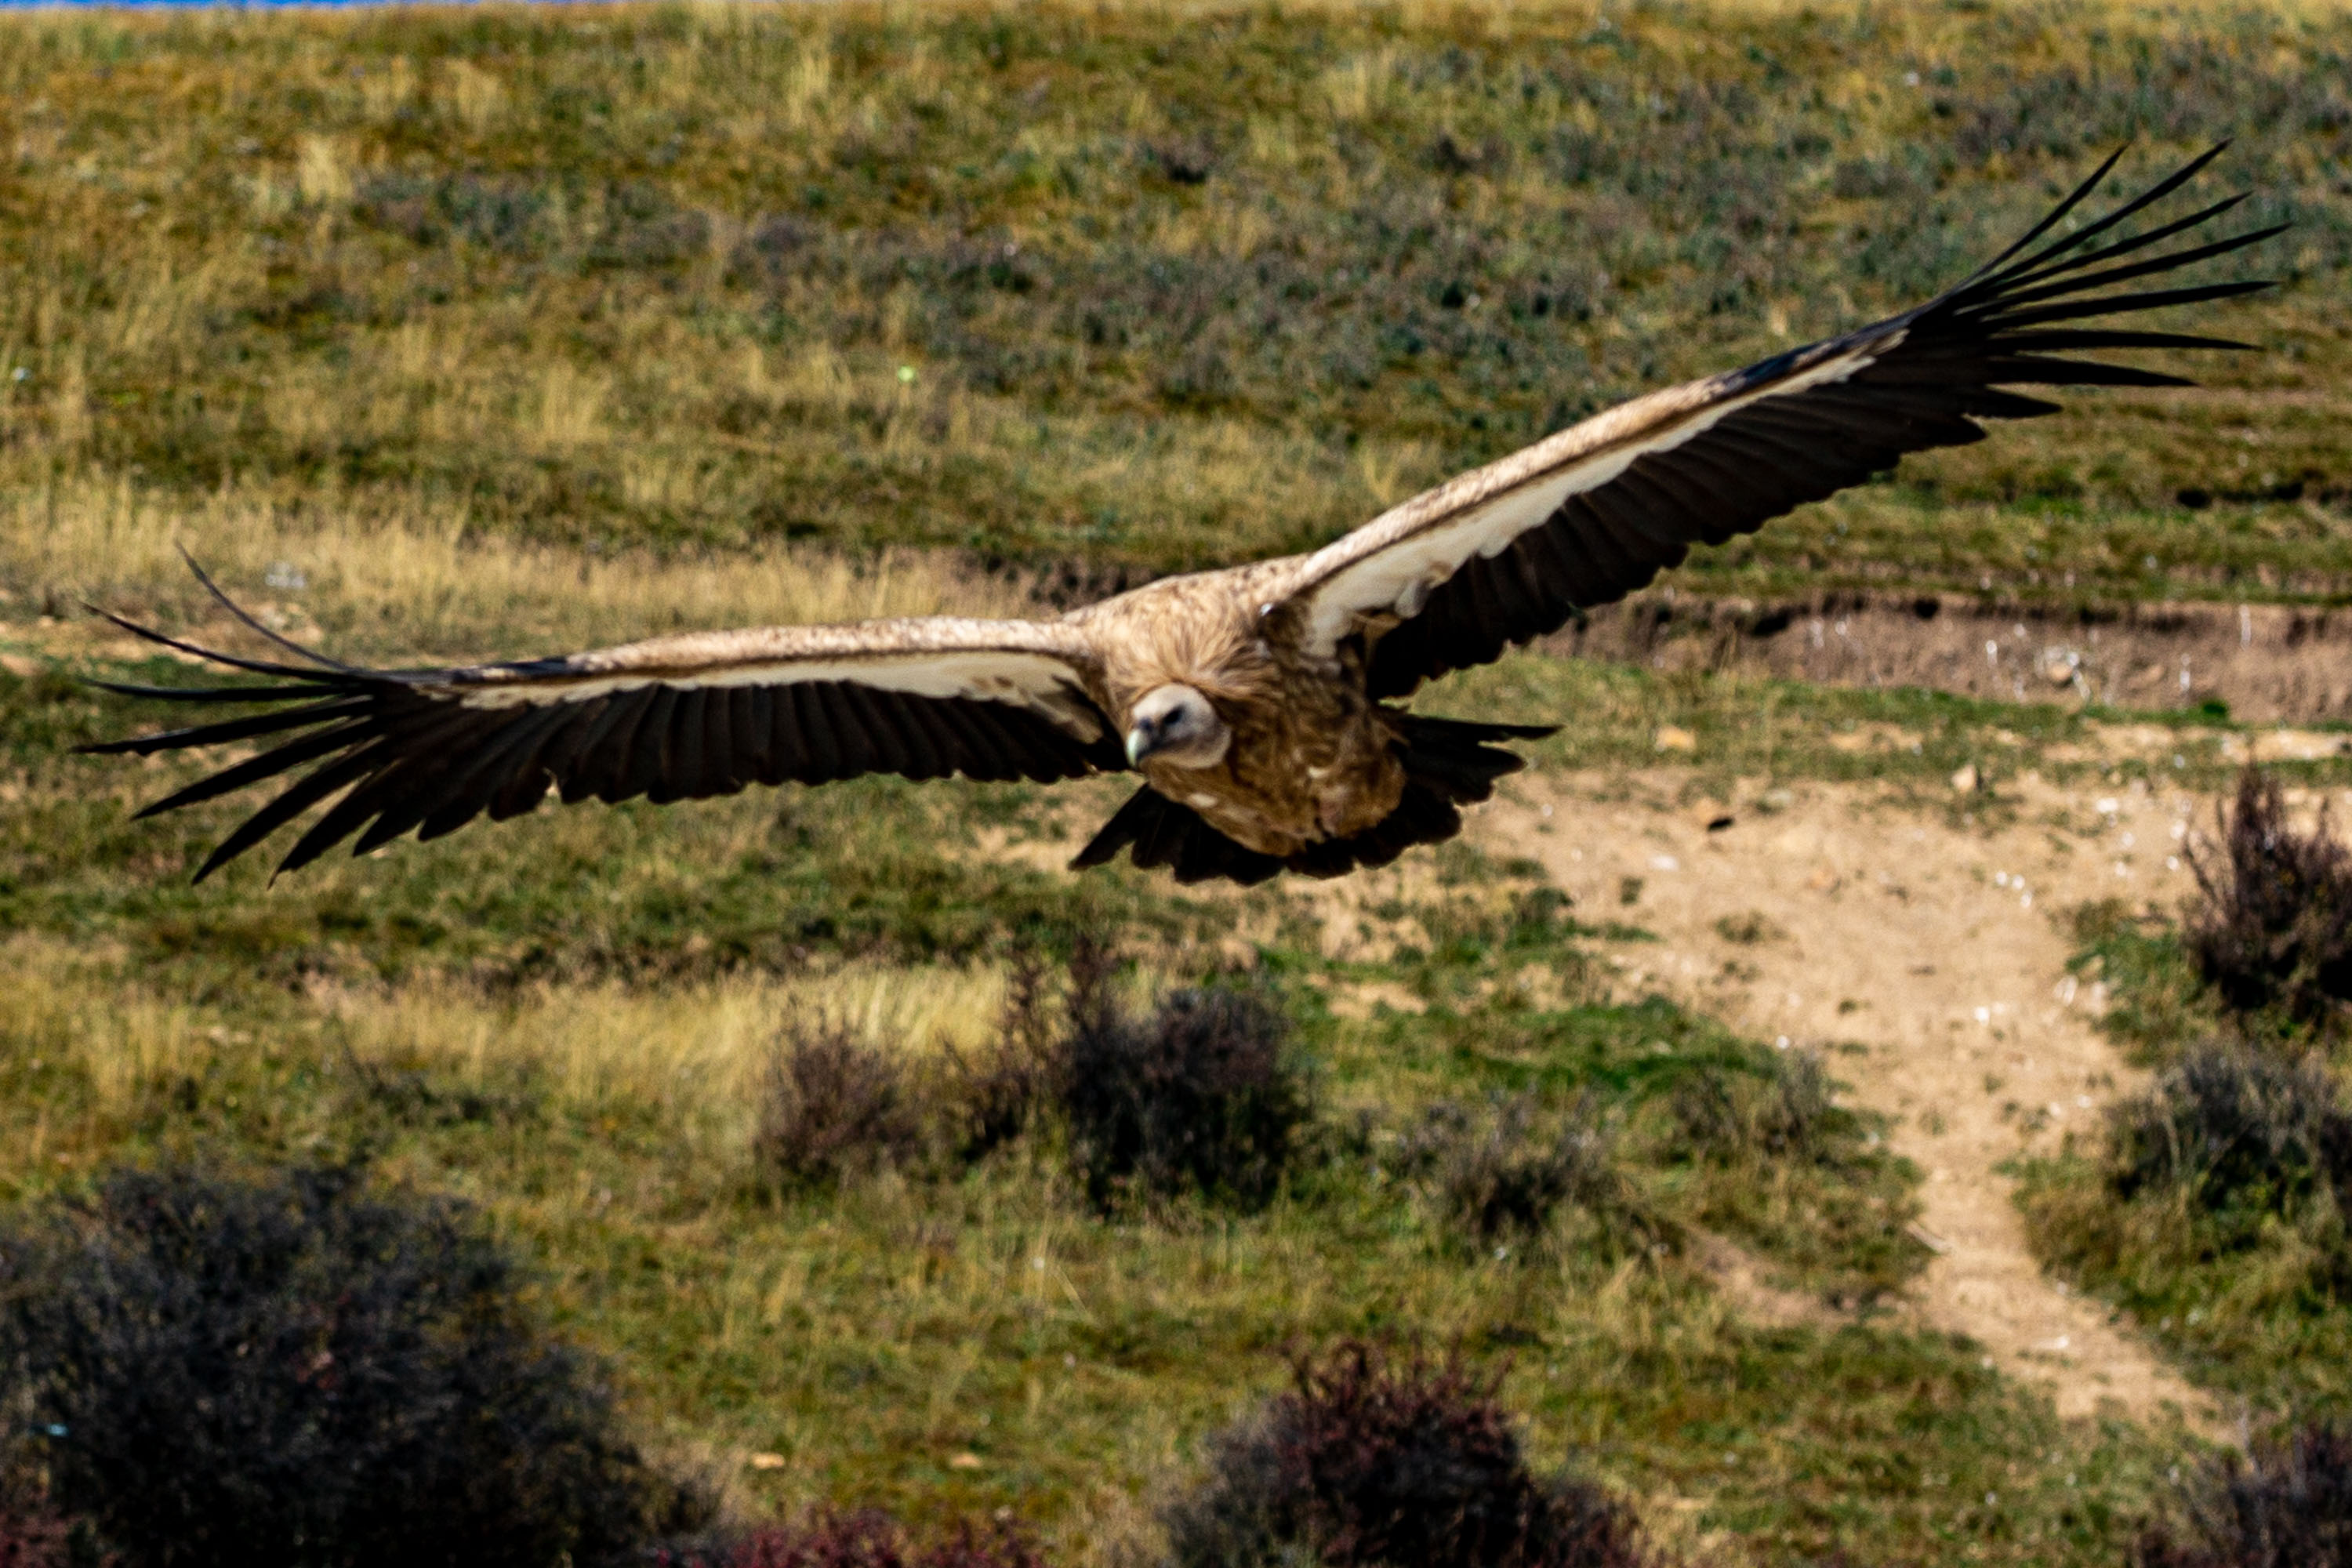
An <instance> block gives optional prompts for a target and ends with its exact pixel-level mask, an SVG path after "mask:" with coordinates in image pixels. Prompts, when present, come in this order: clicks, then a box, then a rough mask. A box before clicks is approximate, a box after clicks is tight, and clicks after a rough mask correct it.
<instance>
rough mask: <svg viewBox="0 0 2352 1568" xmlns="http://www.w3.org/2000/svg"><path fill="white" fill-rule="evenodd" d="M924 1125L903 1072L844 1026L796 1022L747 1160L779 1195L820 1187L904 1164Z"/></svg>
mask: <svg viewBox="0 0 2352 1568" xmlns="http://www.w3.org/2000/svg"><path fill="white" fill-rule="evenodd" d="M921 1147H922V1120H921V1117H920V1115H919V1112H918V1110H917V1106H916V1098H915V1096H914V1094H913V1093H912V1092H911V1089H910V1088H909V1085H908V1075H907V1072H906V1070H905V1069H904V1068H902V1067H901V1066H900V1065H899V1063H898V1061H897V1060H896V1059H895V1058H891V1057H888V1056H887V1055H885V1054H884V1053H882V1052H881V1051H879V1050H877V1049H876V1048H875V1047H872V1046H869V1045H866V1043H865V1042H864V1041H862V1040H860V1039H858V1038H857V1037H856V1035H855V1034H853V1033H852V1032H851V1031H850V1030H849V1029H848V1028H847V1027H846V1026H843V1025H840V1024H835V1023H830V1022H825V1021H823V1020H809V1019H796V1020H794V1021H793V1023H791V1024H789V1025H788V1026H786V1027H785V1029H784V1032H783V1035H782V1038H780V1039H779V1040H778V1042H777V1044H776V1047H775V1049H774V1051H773V1053H772V1055H771V1057H770V1058H769V1064H768V1076H767V1082H766V1084H765V1086H764V1088H763V1092H762V1094H761V1100H760V1121H759V1127H758V1129H757V1131H754V1132H753V1134H752V1139H751V1155H752V1159H753V1161H754V1163H756V1164H757V1166H758V1168H759V1170H760V1173H761V1176H762V1177H763V1178H764V1179H766V1180H767V1181H769V1182H771V1183H772V1184H774V1185H776V1186H778V1187H781V1188H786V1189H790V1188H796V1187H814V1186H824V1185H827V1184H831V1183H834V1182H835V1181H838V1180H840V1179H841V1178H842V1177H843V1176H845V1175H851V1174H855V1173H857V1172H860V1171H866V1170H871V1169H873V1168H875V1167H877V1166H879V1165H887V1164H893V1163H898V1162H899V1161H902V1160H906V1159H908V1158H910V1157H911V1156H913V1155H914V1154H916V1153H918V1152H919V1151H920V1149H921Z"/></svg>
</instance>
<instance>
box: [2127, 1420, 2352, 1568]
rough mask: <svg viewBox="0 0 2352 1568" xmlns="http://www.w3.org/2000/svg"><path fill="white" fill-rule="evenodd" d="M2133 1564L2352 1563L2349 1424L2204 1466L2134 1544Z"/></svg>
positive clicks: (2259, 1567)
mask: <svg viewBox="0 0 2352 1568" xmlns="http://www.w3.org/2000/svg"><path fill="white" fill-rule="evenodd" d="M2131 1563H2132V1568H2345V1565H2347V1564H2352V1426H2346V1425H2343V1424H2341V1423H2330V1422H2323V1423H2319V1424H2317V1425H2314V1426H2305V1428H2303V1429H2302V1430H2301V1431H2299V1432H2297V1433H2295V1434H2294V1436H2293V1437H2292V1438H2290V1439H2289V1440H2288V1441H2287V1442H2285V1443H2284V1444H2269V1445H2261V1446H2257V1447H2256V1448H2255V1449H2254V1451H2253V1454H2252V1458H2251V1459H2250V1460H2249V1461H2248V1462H2246V1463H2243V1464H2239V1463H2235V1462H2230V1463H2225V1464H2222V1465H2220V1466H2217V1467H2215V1468H2211V1469H2209V1470H2207V1471H2206V1472H2205V1473H2204V1474H2203V1475H2202V1476H2200V1478H2199V1479H2197V1480H2196V1481H2195V1482H2194V1483H2192V1484H2191V1485H2190V1486H2189V1489H2188V1491H2187V1495H2186V1496H2185V1497H2184V1498H2183V1500H2182V1506H2181V1509H2180V1510H2179V1518H2178V1519H2177V1520H2175V1521H2171V1522H2168V1523H2166V1524H2158V1525H2154V1526H2151V1527H2150V1528H2149V1529H2147V1531H2145V1532H2143V1533H2142V1534H2141V1536H2140V1538H2139V1540H2138V1541H2137V1542H2136V1543H2135V1545H2134V1547H2133V1550H2132V1553H2131Z"/></svg>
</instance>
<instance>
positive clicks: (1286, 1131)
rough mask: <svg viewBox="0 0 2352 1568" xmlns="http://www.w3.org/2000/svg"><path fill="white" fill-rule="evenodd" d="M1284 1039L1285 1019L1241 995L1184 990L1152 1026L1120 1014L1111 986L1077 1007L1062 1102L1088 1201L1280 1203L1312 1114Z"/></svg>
mask: <svg viewBox="0 0 2352 1568" xmlns="http://www.w3.org/2000/svg"><path fill="white" fill-rule="evenodd" d="M1289 1038H1290V1028H1289V1022H1288V1020H1287V1019H1286V1018H1285V1017H1284V1016H1283V1015H1282V1014H1281V1012H1280V1011H1278V1010H1277V1009H1276V1007H1275V1006H1274V1005H1272V1004H1271V1003H1269V1002H1266V1001H1265V1000H1264V999H1263V998H1261V997H1258V996H1255V995H1251V994H1245V993H1241V992H1234V991H1179V992H1177V993H1175V994H1172V995H1171V996H1169V997H1168V998H1167V999H1166V1000H1165V1001H1163V1002H1161V1003H1160V1006H1159V1007H1158V1009H1157V1010H1156V1011H1155V1012H1154V1013H1153V1014H1152V1016H1150V1018H1148V1019H1135V1018H1131V1017H1129V1016H1125V1015H1124V1014H1122V1013H1121V1012H1120V1011H1119V1010H1118V1007H1117V1006H1116V1005H1115V1004H1114V1003H1113V1002H1112V1001H1111V999H1110V997H1109V994H1108V988H1107V987H1101V986H1097V987H1096V989H1095V993H1094V994H1092V995H1090V996H1085V997H1081V998H1079V999H1078V1000H1076V1002H1074V1004H1073V1016H1072V1019H1071V1027H1070V1033H1069V1037H1068V1038H1067V1039H1066V1041H1065V1043H1064V1046H1063V1059H1062V1063H1061V1069H1060V1070H1061V1080H1062V1100H1063V1109H1064V1110H1065V1112H1066V1115H1067V1116H1068V1118H1069V1124H1070V1144H1071V1152H1072V1155H1073V1157H1074V1159H1075V1161H1076V1166H1077V1171H1078V1175H1079V1178H1080V1180H1081V1181H1082V1182H1083V1183H1084V1184H1085V1186H1086V1190H1087V1195H1088V1196H1089V1197H1090V1198H1091V1199H1092V1200H1093V1201H1094V1202H1095V1204H1096V1205H1097V1206H1098V1207H1108V1206H1110V1205H1113V1204H1114V1203H1116V1201H1117V1200H1118V1198H1119V1196H1120V1195H1122V1194H1134V1195H1140V1196H1145V1197H1167V1196H1172V1195H1174V1194H1179V1193H1182V1192H1186V1191H1192V1190H1197V1191H1200V1192H1203V1193H1209V1194H1216V1195H1219V1196H1223V1197H1225V1198H1229V1199H1232V1200H1234V1201H1236V1202H1240V1203H1244V1204H1255V1203H1262V1202H1264V1201H1265V1200H1266V1199H1267V1198H1270V1197H1271V1196H1273V1194H1274V1192H1275V1190H1276V1187H1277V1186H1278V1185H1279V1184H1280V1183H1281V1180H1282V1173H1283V1167H1284V1165H1285V1164H1286V1163H1287V1161H1288V1160H1289V1158H1290V1152H1291V1147H1292V1144H1293V1142H1294V1139H1295V1137H1296V1135H1297V1131H1298V1129H1299V1127H1300V1125H1301V1124H1302V1123H1303V1122H1305V1121H1306V1120H1307V1115H1308V1110H1309V1108H1308V1103H1307V1092H1306V1088H1305V1085H1304V1084H1303V1083H1302V1082H1301V1080H1300V1079H1299V1076H1298V1074H1297V1071H1296V1070H1295V1069H1294V1068H1292V1066H1291V1065H1290V1063H1289V1062H1288V1061H1287V1060H1286V1052H1287V1047H1288V1044H1289Z"/></svg>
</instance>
